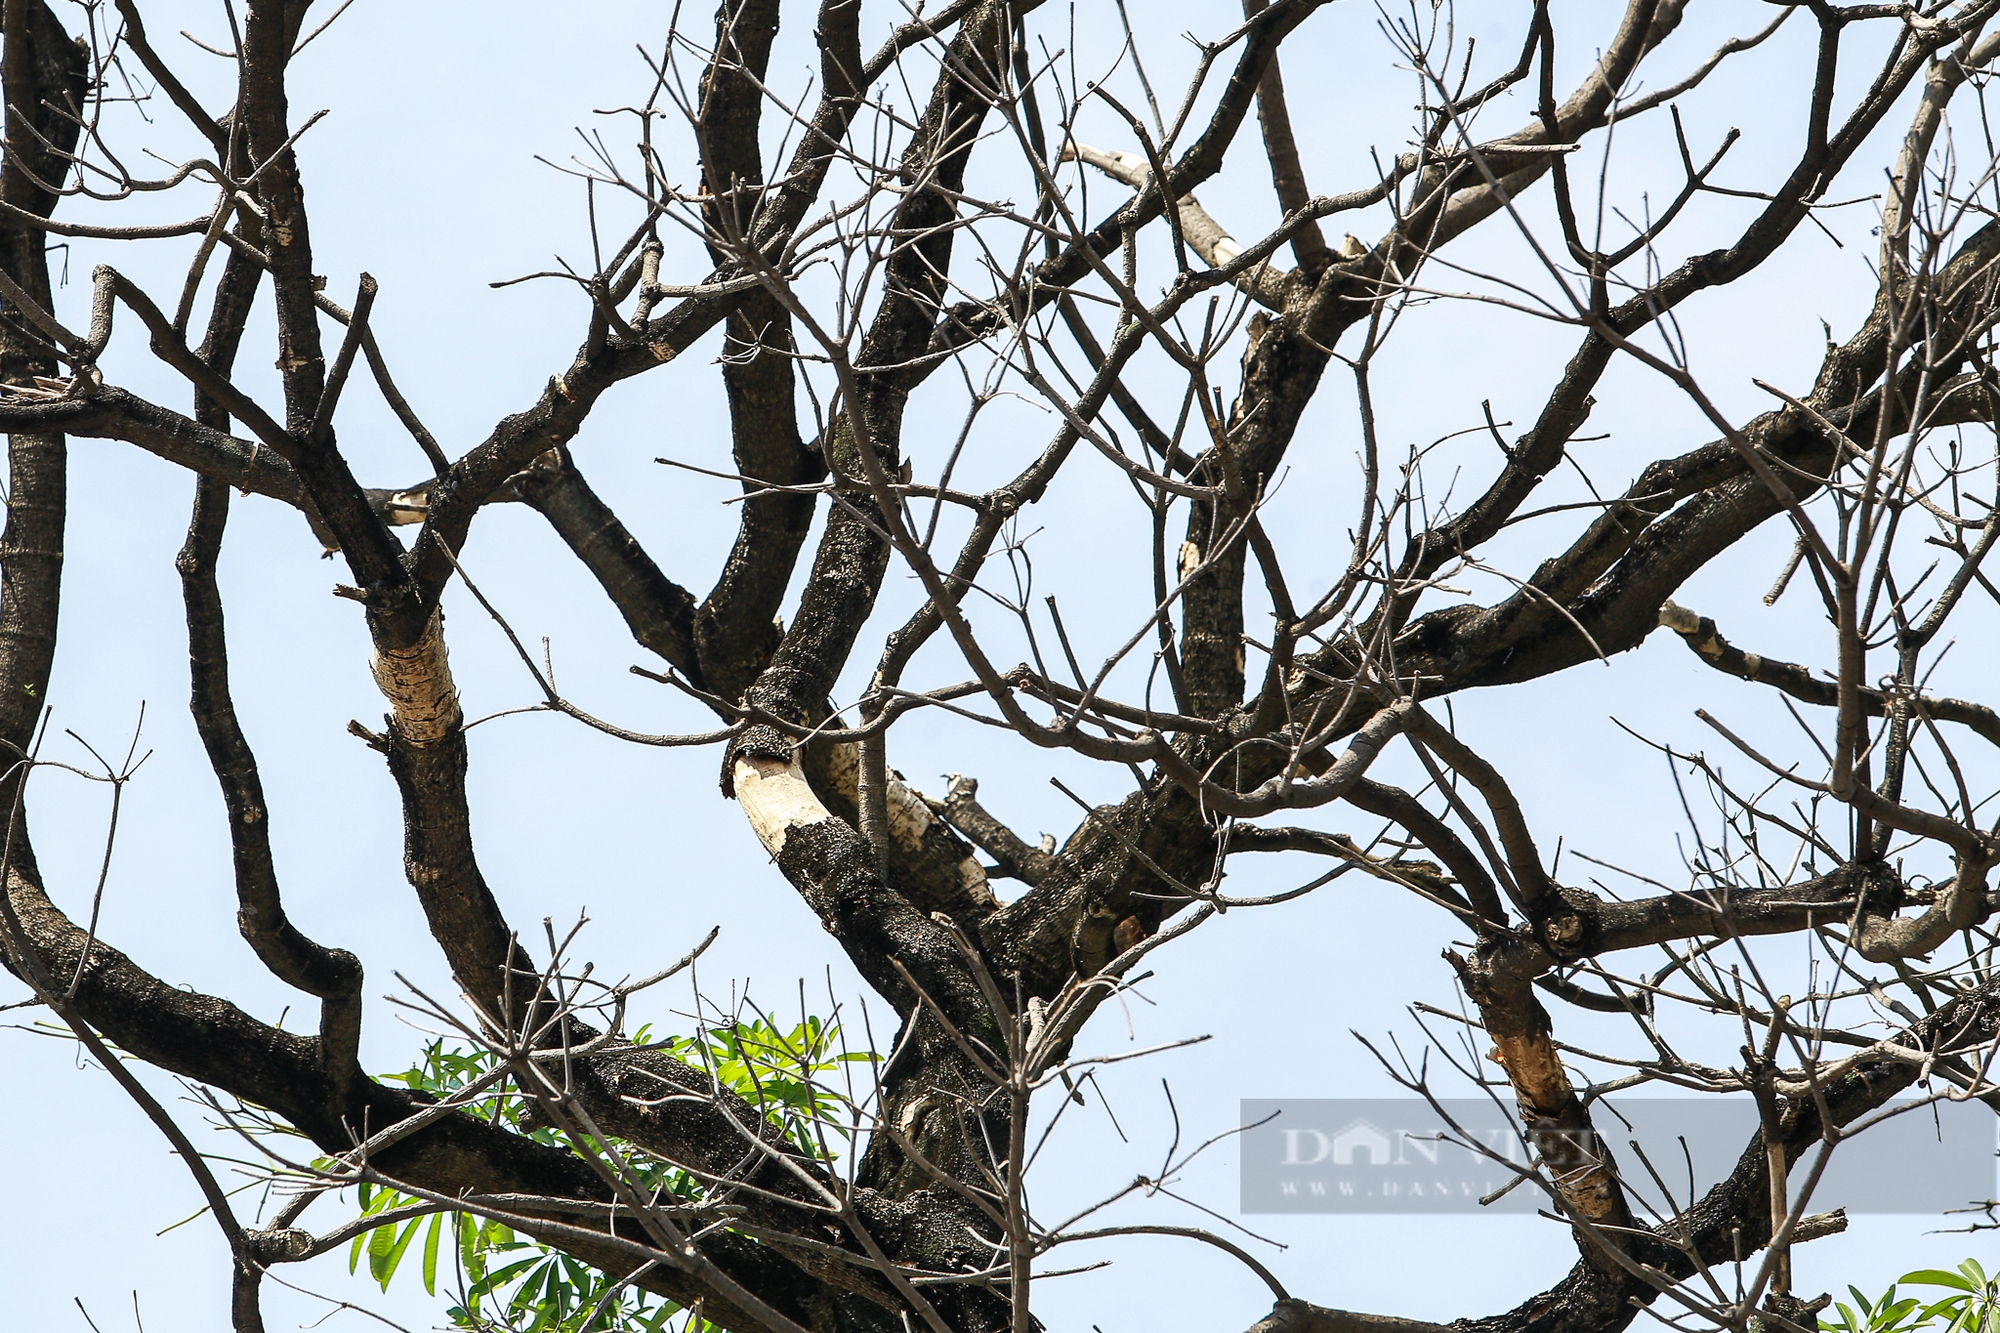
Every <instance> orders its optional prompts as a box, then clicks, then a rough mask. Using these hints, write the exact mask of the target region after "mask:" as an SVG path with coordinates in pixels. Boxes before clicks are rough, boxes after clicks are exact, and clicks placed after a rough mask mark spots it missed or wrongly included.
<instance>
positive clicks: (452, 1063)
mask: <svg viewBox="0 0 2000 1333" xmlns="http://www.w3.org/2000/svg"><path fill="white" fill-rule="evenodd" d="M839 1032H840V1030H839V1028H838V1027H837V1026H834V1025H832V1024H828V1023H826V1022H824V1021H823V1020H821V1019H818V1018H812V1017H808V1018H807V1019H806V1020H805V1021H804V1022H802V1023H800V1024H799V1025H798V1026H796V1027H794V1028H793V1029H792V1030H791V1031H789V1032H786V1031H783V1030H781V1029H779V1028H777V1027H775V1026H773V1025H772V1024H770V1023H768V1022H766V1021H764V1020H762V1019H758V1020H755V1021H752V1022H739V1023H733V1024H730V1025H729V1026H727V1027H719V1028H715V1029H711V1030H709V1031H707V1032H705V1033H703V1034H702V1035H701V1036H698V1037H669V1038H666V1039H665V1040H663V1041H661V1042H659V1043H658V1045H659V1046H661V1047H663V1048H664V1049H666V1050H667V1051H668V1052H670V1053H671V1054H672V1055H674V1056H675V1057H676V1058H678V1059H680V1060H682V1061H684V1062H686V1063H688V1064H691V1065H694V1066H695V1067H697V1068H699V1069H702V1070H704V1071H705V1072H707V1073H709V1074H711V1075H713V1076H714V1078H715V1079H716V1081H717V1082H718V1083H720V1084H721V1085H722V1086H723V1087H724V1088H727V1089H728V1090H730V1091H731V1092H734V1093H735V1094H736V1095H737V1096H739V1097H741V1098H743V1100H744V1101H746V1102H748V1103H750V1104H751V1105H752V1106H754V1107H756V1108H757V1109H758V1110H759V1111H760V1112H761V1113H762V1114H763V1115H764V1116H765V1118H766V1119H767V1120H769V1121H770V1122H771V1123H772V1124H774V1125H776V1126H778V1127H779V1128H780V1129H782V1130H783V1132H784V1135H785V1138H786V1140H787V1141H788V1142H790V1143H792V1144H793V1145H795V1146H796V1147H797V1148H798V1149H799V1150H800V1151H801V1152H803V1153H805V1154H807V1155H809V1156H811V1157H814V1158H816V1159H819V1160H823V1161H832V1160H833V1158H834V1156H835V1153H834V1147H833V1145H834V1143H835V1141H841V1142H844V1141H845V1140H846V1138H847V1137H848V1130H847V1128H846V1127H845V1126H843V1125H841V1124H839V1123H838V1122H837V1120H836V1115H837V1113H838V1111H839V1109H840V1107H841V1105H842V1104H843V1101H842V1098H840V1097H839V1096H838V1095H837V1094H836V1093H833V1092H831V1091H829V1090H828V1089H826V1088H825V1087H824V1086H823V1085H822V1082H821V1076H822V1075H825V1074H827V1073H829V1072H832V1071H834V1070H836V1069H838V1068H839V1066H841V1065H842V1064H845V1063H848V1062H850V1061H872V1060H875V1059H876V1058H877V1057H876V1056H875V1055H874V1054H873V1053H872V1052H841V1051H840V1050H839ZM648 1040H649V1034H648V1031H647V1030H646V1029H644V1028H641V1029H640V1030H639V1031H638V1033H636V1034H635V1036H634V1041H635V1042H636V1043H637V1044H640V1045H645V1044H647V1043H648ZM498 1061H499V1056H498V1055H497V1054H495V1053H494V1052H492V1051H488V1050H485V1049H483V1048H475V1047H464V1046H447V1045H446V1044H445V1043H444V1042H443V1041H442V1040H439V1041H435V1042H432V1043H431V1044H430V1045H429V1046H428V1047H426V1048H425V1050H424V1054H423V1058H422V1059H421V1060H420V1061H419V1062H418V1063H416V1064H414V1065H412V1066H411V1067H410V1068H409V1069H407V1070H405V1071H403V1072H402V1073H399V1074H391V1075H388V1076H386V1077H387V1078H388V1079H389V1080H391V1081H394V1082H397V1083H401V1084H403V1085H404V1086H406V1087H408V1088H410V1089H411V1090H412V1091H416V1092H422V1093H426V1094H429V1095H430V1096H433V1097H437V1098H440V1099H442V1098H445V1097H449V1096H451V1095H452V1094H453V1093H455V1092H457V1091H458V1090H460V1089H462V1088H464V1087H466V1086H467V1085H468V1084H471V1083H473V1082H475V1081H477V1080H478V1079H480V1078H482V1077H484V1076H485V1075H487V1074H489V1073H491V1072H492V1071H493V1069H494V1068H495V1067H496V1065H497V1063H498ZM532 1105H533V1101H532V1099H530V1098H526V1097H524V1096H522V1095H521V1093H520V1092H519V1091H518V1090H515V1089H514V1088H513V1086H512V1082H511V1080H508V1081H505V1082H503V1083H502V1084H500V1085H499V1086H498V1088H497V1090H496V1091H495V1093H494V1094H493V1095H492V1096H489V1097H484V1098H481V1099H479V1100H478V1101H476V1102H474V1103H473V1104H471V1105H469V1106H468V1107H467V1108H466V1111H467V1114H470V1115H474V1116H477V1117H479V1118H481V1119H483V1120H487V1121H490V1122H492V1123H494V1124H497V1125H502V1126H504V1127H506V1128H508V1129H511V1130H514V1131H515V1132H517V1133H522V1134H525V1135H527V1136H528V1137H529V1138H532V1139H534V1140H535V1141H537V1142H539V1143H546V1144H549V1145H550V1146H552V1147H561V1148H565V1149H567V1150H569V1151H571V1152H576V1153H579V1154H584V1155H597V1154H598V1153H599V1149H598V1148H597V1146H596V1145H591V1144H582V1143H577V1142H575V1141H573V1140H571V1139H570V1138H569V1137H568V1136H567V1135H565V1134H564V1133H563V1132H562V1131H560V1130H557V1129H552V1128H549V1127H547V1126H531V1125H528V1124H524V1122H523V1118H524V1116H525V1114H526V1112H527V1111H528V1110H529V1108H530V1107H531V1106H532ZM610 1146H611V1148H612V1150H614V1151H616V1152H617V1154H618V1156H619V1159H620V1161H621V1162H622V1164H623V1167H624V1169H625V1170H626V1171H628V1172H630V1173H633V1174H635V1175H636V1177H637V1180H636V1182H635V1183H637V1184H638V1185H639V1186H640V1187H641V1188H642V1189H645V1190H647V1191H649V1192H652V1193H653V1194H654V1195H655V1196H656V1197H659V1198H675V1199H679V1200H685V1201H687V1202H699V1201H700V1200H701V1199H702V1197H703V1194H704V1191H703V1188H702V1186H701V1183H700V1182H699V1181H697V1180H696V1179H695V1178H694V1177H692V1176H690V1175H689V1174H688V1173H687V1172H685V1171H682V1170H680V1169H679V1168H677V1167H672V1166H669V1165H667V1164H666V1163H664V1162H661V1161H658V1160H657V1159H655V1158H652V1157H650V1156H648V1155H647V1154H646V1153H645V1152H644V1151H643V1150H642V1149H639V1148H636V1147H634V1146H633V1145H631V1144H628V1143H625V1142H624V1141H622V1140H617V1139H614V1140H612V1142H611V1145H610ZM358 1192H359V1202H360V1206H361V1214H362V1216H363V1217H370V1216H378V1215H383V1214H387V1213H389V1212H391V1211H392V1210H394V1209H398V1208H402V1207H405V1206H407V1205H409V1204H413V1203H417V1202H419V1201H418V1200H416V1199H413V1198H411V1197H410V1196H408V1195H405V1194H402V1193H399V1192H398V1191H396V1190H393V1189H384V1188H379V1187H372V1186H370V1185H367V1184H362V1185H360V1186H359V1187H358ZM419 1238H421V1240H422V1248H421V1254H422V1256H423V1264H422V1268H423V1282H424V1289H425V1290H426V1291H428V1292H430V1293H431V1294H432V1295H436V1294H437V1290H438V1263H439V1258H440V1255H441V1254H442V1255H444V1256H453V1255H455V1257H456V1261H457V1266H458V1271H459V1274H460V1277H461V1287H460V1299H459V1301H458V1303H456V1304H454V1305H453V1306H452V1307H451V1308H450V1310H449V1311H448V1314H449V1317H450V1319H451V1321H452V1326H453V1327H455V1328H463V1329H479V1330H488V1329H495V1328H504V1329H507V1330H511V1331H512V1333H657V1331H658V1330H659V1329H661V1328H662V1327H664V1325H665V1323H666V1321H667V1319H668V1318H670V1317H671V1316H673V1315H674V1314H677V1313H679V1312H680V1309H681V1307H680V1306H679V1305H677V1304H675V1303H674V1302H672V1301H669V1300H666V1299H664V1298H662V1297H659V1296H654V1295H651V1294H649V1293H647V1292H643V1291H640V1290H637V1289H636V1288H631V1287H627V1288H624V1289H623V1290H620V1291H617V1293H616V1294H615V1295H613V1294H611V1293H612V1290H613V1288H614V1287H615V1286H616V1285H617V1284H616V1281H615V1279H613V1278H610V1277H608V1276H606V1275H605V1274H603V1273H601V1272H599V1271H597V1270H596V1269H594V1268H591V1267H590V1266H589V1265H587V1264H583V1263H580V1262H578V1261H577V1260H575V1259H572V1258H570V1257H569V1256H568V1255H566V1254H563V1253H561V1252H560V1251H558V1250H554V1249H551V1248H550V1247H549V1246H546V1245H543V1244H542V1243H541V1242H539V1241H537V1240H534V1239H533V1238H532V1237H527V1236H522V1235H518V1234H516V1233H515V1231H514V1230H513V1229H512V1228H511V1227H508V1226H506V1225H504V1224H503V1223H500V1222H495V1221H491V1220H486V1219H482V1218H478V1217H474V1216H471V1215H470V1214H464V1213H448V1212H439V1213H431V1214H428V1215H426V1216H422V1217H417V1218H413V1219H410V1220H408V1221H403V1222H397V1221H395V1220H393V1219H392V1220H390V1221H388V1222H385V1223H384V1224H382V1225H380V1226H378V1227H375V1228H373V1229H371V1230H369V1231H364V1232H362V1233H361V1234H360V1235H358V1236H356V1237H355V1239H354V1244H353V1246H352V1247H351V1249H350V1250H349V1253H348V1271H350V1272H354V1271H358V1270H359V1268H360V1266H361V1263H362V1260H363V1259H364V1258H365V1259H366V1260H367V1264H368V1272H369V1275H370V1276H371V1277H373V1278H374V1279H375V1280H376V1281H377V1282H379V1283H381V1284H382V1289H383V1290H384V1291H387V1290H388V1289H389V1283H390V1281H391V1279H393V1278H394V1277H395V1275H396V1273H397V1272H398V1271H400V1270H401V1269H402V1267H403V1262H404V1260H405V1259H406V1258H407V1257H408V1255H409V1252H410V1251H411V1249H412V1248H413V1247H415V1246H416V1245H417V1242H418V1240H419ZM710 1329H711V1326H710V1325H709V1324H708V1323H707V1322H706V1321H701V1322H700V1324H699V1325H698V1326H697V1327H696V1328H693V1329H689V1330H687V1333H710Z"/></svg>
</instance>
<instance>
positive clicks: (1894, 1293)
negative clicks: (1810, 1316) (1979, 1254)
mask: <svg viewBox="0 0 2000 1333" xmlns="http://www.w3.org/2000/svg"><path fill="white" fill-rule="evenodd" d="M1904 1286H1913V1287H1926V1288H1929V1289H1930V1290H1931V1291H1933V1292H1938V1291H1942V1292H1944V1293H1945V1294H1944V1295H1943V1296H1929V1297H1926V1296H1919V1295H1908V1294H1905V1293H1903V1292H1902V1290H1901V1288H1902V1287H1904ZM1847 1290H1848V1291H1849V1292H1850V1293H1852V1294H1853V1296H1854V1304H1852V1305H1849V1304H1847V1302H1845V1301H1841V1302H1838V1303H1836V1304H1835V1305H1834V1307H1833V1312H1834V1314H1835V1315H1837V1316H1838V1317H1837V1318H1827V1317H1822V1318H1821V1319H1820V1321H1819V1326H1820V1329H1821V1330H1822V1333H1913V1330H1916V1329H1933V1330H1935V1331H1936V1333H2000V1274H1996V1275H1994V1276H1992V1277H1988V1276H1987V1275H1986V1270H1985V1269H1983V1268H1981V1267H1980V1266H1979V1263H1978V1261H1977V1260H1974V1259H1967V1260H1966V1261H1965V1262H1964V1263H1962V1264H1960V1265H1959V1266H1958V1268H1957V1269H1956V1270H1955V1271H1947V1270H1945V1269H1942V1268H1920V1269H1918V1270H1917V1271H1916V1272H1914V1273H1905V1274H1903V1276H1902V1277H1901V1278H1899V1279H1897V1281H1895V1282H1893V1283H1891V1284H1890V1286H1889V1289H1888V1290H1887V1291H1885V1292H1883V1293H1882V1294H1881V1295H1880V1296H1879V1297H1877V1298H1876V1299H1875V1300H1873V1301H1870V1300H1869V1299H1868V1298H1867V1297H1866V1296H1864V1295H1862V1294H1861V1289H1860V1288H1859V1287H1852V1286H1850V1287H1849V1288H1848V1289H1847Z"/></svg>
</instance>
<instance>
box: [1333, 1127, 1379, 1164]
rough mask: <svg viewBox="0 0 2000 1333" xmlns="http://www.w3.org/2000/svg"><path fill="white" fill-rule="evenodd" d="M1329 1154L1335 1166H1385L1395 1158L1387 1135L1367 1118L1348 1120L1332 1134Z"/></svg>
mask: <svg viewBox="0 0 2000 1333" xmlns="http://www.w3.org/2000/svg"><path fill="white" fill-rule="evenodd" d="M1330 1155H1331V1156H1332V1158H1333V1161H1334V1165H1336V1166H1387V1165H1389V1163H1390V1162H1392V1161H1394V1160H1395V1156H1394V1154H1393V1153H1391V1152H1390V1144H1389V1136H1388V1135H1387V1134H1385V1133H1383V1132H1382V1130H1381V1129H1380V1128H1378V1127H1377V1126H1376V1125H1375V1124H1374V1122H1372V1121H1368V1120H1354V1121H1350V1122H1348V1124H1347V1125H1346V1126H1345V1127H1344V1128H1343V1129H1341V1131H1340V1132H1339V1133H1337V1134H1335V1135H1334V1136H1333V1148H1332V1152H1331V1154H1330Z"/></svg>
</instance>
